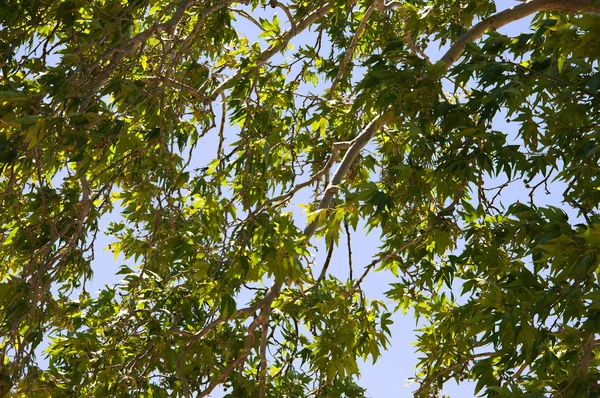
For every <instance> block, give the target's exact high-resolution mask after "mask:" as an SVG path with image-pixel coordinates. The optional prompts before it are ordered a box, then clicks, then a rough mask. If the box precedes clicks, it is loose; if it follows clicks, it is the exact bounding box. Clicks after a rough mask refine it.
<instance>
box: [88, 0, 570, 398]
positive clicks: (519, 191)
mask: <svg viewBox="0 0 600 398" xmlns="http://www.w3.org/2000/svg"><path fill="white" fill-rule="evenodd" d="M515 4H518V3H517V2H516V1H512V0H500V1H497V6H498V10H502V9H505V8H508V7H511V6H513V5H515ZM278 11H279V14H280V19H281V20H282V21H284V20H286V18H285V16H284V15H281V14H282V13H281V10H278ZM528 25H529V19H527V20H523V21H519V22H515V23H513V24H511V25H509V26H507V27H505V28H503V29H502V30H501V31H502V32H503V33H507V34H518V33H520V32H522V31H527V30H528ZM238 29H239V31H240V33H243V34H246V35H248V36H249V38H250V39H251V40H250V41H251V42H252V41H253V40H255V37H256V35H257V34H258V30H257V29H256V27H255V26H254V25H251V24H250V23H244V22H242V21H241V20H240V22H239V26H238ZM311 39H313V35H311V34H310V33H308V32H307V33H305V34H304V33H303V34H301V35H300V36H299V37H298V38H297V39H296V40H294V41H293V44H295V45H296V46H297V45H299V44H302V43H306V42H308V41H309V40H311ZM263 47H264V46H263ZM442 53H443V51H442V50H440V49H438V48H437V46H436V45H435V43H432V45H431V46H430V48H428V49H427V54H428V55H429V56H430V57H431V59H432V61H435V60H437V59H439V58H440V57H441V54H442ZM356 78H357V79H359V78H360V76H358V75H357V76H356ZM326 87H327V86H326V85H323V86H318V87H317V88H316V89H315V90H313V91H314V92H322V91H323V90H324V89H325V88H326ZM493 128H494V129H496V130H500V131H504V132H505V133H507V134H509V135H513V136H514V135H515V134H516V131H515V128H516V125H513V124H509V123H506V122H505V121H504V118H498V121H497V123H496V124H495V125H494V126H493ZM228 134H229V135H230V136H233V135H234V134H235V130H234V129H231V130H230V131H229V132H228ZM215 135H216V134H215ZM207 140H208V141H206V142H205V141H203V142H202V149H201V150H199V151H198V152H197V153H195V158H196V159H203V160H204V159H209V158H211V157H212V156H214V153H215V148H216V145H217V143H216V139H215V138H207ZM203 154H210V155H209V156H206V155H203ZM204 165H205V164H198V163H196V164H194V163H192V164H191V166H190V168H192V169H193V168H195V167H202V166H204ZM525 195H527V193H526V192H525V191H524V188H513V189H511V190H507V191H505V193H504V194H503V196H502V200H503V202H504V203H511V202H514V201H516V200H517V199H519V198H523V196H525ZM536 198H539V199H542V200H543V201H546V202H549V203H553V204H555V205H557V206H559V207H563V206H562V204H561V203H560V198H559V197H558V196H556V197H553V196H550V197H547V198H540V197H536ZM301 199H302V198H301V197H300V200H301ZM300 200H295V201H294V203H293V205H294V206H293V207H292V208H293V211H294V214H295V216H296V219H297V220H299V223H302V222H305V221H302V219H303V218H304V219H305V214H304V213H303V210H302V209H301V208H299V207H298V206H297V204H298V202H299V201H300ZM116 217H118V214H117V215H112V216H110V217H105V218H104V219H103V220H102V222H101V223H100V229H101V230H105V229H106V228H107V226H108V222H109V221H111V220H115V219H116ZM352 241H353V264H354V270H355V273H360V272H361V270H362V268H363V267H364V266H365V265H367V264H368V263H369V262H370V261H371V260H372V256H373V255H374V254H375V253H377V251H378V246H379V234H378V231H372V232H371V233H370V234H366V231H364V230H361V229H359V230H358V231H357V232H356V233H354V234H353V236H352ZM109 243H110V239H109V238H107V237H106V236H104V235H103V234H99V235H98V241H97V243H96V259H95V262H94V265H93V269H94V278H93V280H92V281H91V283H88V287H87V289H88V290H89V291H96V290H98V289H100V288H102V287H103V286H104V285H113V284H114V283H116V282H118V280H119V277H118V276H117V275H115V274H116V272H117V270H118V267H119V266H120V265H121V264H123V261H122V258H118V259H117V261H116V262H115V261H114V259H113V255H112V253H111V252H110V251H102V250H103V249H105V248H106V247H107V245H108V244H109ZM316 243H317V247H318V248H319V250H318V252H317V257H316V258H317V264H322V263H323V259H324V257H325V250H324V248H323V242H322V241H321V242H316ZM347 264H348V261H347V249H346V247H345V243H342V244H341V245H340V247H338V248H337V249H336V250H335V252H334V257H333V259H332V267H331V268H330V269H331V271H332V272H333V273H334V274H336V273H339V274H340V275H345V273H346V272H347V266H348V265H347ZM391 279H393V276H391V274H390V273H371V274H370V275H369V276H368V277H367V279H366V280H365V283H364V288H365V291H366V293H367V295H368V296H370V297H371V298H380V299H384V297H385V296H384V295H383V292H385V291H386V290H388V289H389V287H388V284H389V283H390V282H393V280H391ZM390 308H393V304H390ZM392 319H393V320H394V324H393V325H392V327H391V329H392V339H391V347H390V350H389V351H387V352H385V353H384V354H383V356H382V357H381V358H380V359H379V360H378V361H377V363H375V364H372V363H371V362H368V363H364V364H362V365H361V377H360V384H361V385H362V386H364V387H366V388H367V389H368V396H370V397H374V398H384V397H402V398H404V397H406V398H408V397H412V394H411V391H412V390H413V389H414V386H408V387H406V388H404V385H405V384H406V381H407V379H408V378H409V377H411V376H412V375H413V373H414V366H415V365H416V363H417V356H418V355H417V354H416V353H415V352H414V347H413V346H412V345H411V343H412V342H413V341H415V332H414V329H415V326H416V325H415V320H414V318H413V317H412V314H411V313H410V312H409V313H408V314H406V315H405V316H403V315H402V314H401V313H396V314H394V316H393V318H392ZM452 384H453V383H452V382H449V383H448V386H447V388H446V389H445V390H444V392H445V393H446V394H448V395H449V396H451V397H453V398H454V397H470V396H473V388H474V384H472V383H463V384H462V385H461V386H456V385H452ZM218 391H222V390H218ZM219 394H220V393H215V394H213V395H212V396H213V397H219V396H220V395H219Z"/></svg>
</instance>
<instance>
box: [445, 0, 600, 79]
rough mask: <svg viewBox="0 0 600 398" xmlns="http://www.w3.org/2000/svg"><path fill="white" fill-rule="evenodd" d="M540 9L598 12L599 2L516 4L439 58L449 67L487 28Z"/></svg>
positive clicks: (559, 0) (533, 0) (535, 0)
mask: <svg viewBox="0 0 600 398" xmlns="http://www.w3.org/2000/svg"><path fill="white" fill-rule="evenodd" d="M540 11H563V12H569V13H587V12H599V11H600V4H599V3H598V2H597V1H595V0H531V1H527V2H525V3H523V4H519V5H516V6H514V7H511V8H509V9H506V10H504V11H500V12H499V13H497V14H495V15H493V16H491V17H489V18H486V19H484V20H483V21H481V22H479V23H478V24H476V25H475V26H473V27H472V28H471V29H469V30H468V31H467V32H466V33H464V34H463V35H462V36H460V37H459V38H458V40H456V42H455V43H454V44H453V45H452V47H450V49H449V50H448V51H447V52H446V54H444V56H443V57H442V58H441V59H440V61H441V62H444V63H445V64H446V67H447V68H449V67H450V66H452V65H453V64H454V63H455V62H456V61H457V60H458V59H459V58H460V57H461V55H462V53H463V52H464V50H465V47H466V46H467V44H469V43H472V42H474V41H475V40H477V39H479V38H480V37H481V36H483V35H484V33H485V32H486V31H487V30H488V29H499V28H501V27H503V26H504V25H508V24H509V23H511V22H514V21H518V20H519V19H522V18H525V17H527V16H529V15H531V14H535V13H536V12H540Z"/></svg>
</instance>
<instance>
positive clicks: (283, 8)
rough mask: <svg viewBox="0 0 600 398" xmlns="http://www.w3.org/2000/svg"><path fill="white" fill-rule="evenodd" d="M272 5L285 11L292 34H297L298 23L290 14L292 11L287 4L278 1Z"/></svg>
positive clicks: (274, 0)
mask: <svg viewBox="0 0 600 398" xmlns="http://www.w3.org/2000/svg"><path fill="white" fill-rule="evenodd" d="M271 4H272V5H274V6H275V7H279V8H281V9H282V10H283V12H284V13H285V15H286V16H287V18H288V20H289V22H290V32H291V33H292V34H295V33H296V21H294V16H293V15H292V13H291V12H290V9H289V8H288V7H287V6H286V5H285V4H282V3H280V2H278V1H277V0H273V1H271Z"/></svg>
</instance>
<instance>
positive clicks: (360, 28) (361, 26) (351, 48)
mask: <svg viewBox="0 0 600 398" xmlns="http://www.w3.org/2000/svg"><path fill="white" fill-rule="evenodd" d="M380 7H381V5H380V0H375V1H374V2H373V4H371V5H370V6H369V8H367V11H365V16H364V17H363V19H362V20H361V21H360V24H359V25H358V28H357V29H356V33H355V34H354V37H353V38H352V41H351V42H350V45H349V46H348V49H347V50H346V54H345V55H344V59H343V60H342V63H341V64H340V68H339V69H338V73H337V75H336V76H335V79H333V83H331V88H330V89H329V94H328V95H327V99H331V97H332V96H333V93H334V92H335V89H336V88H337V85H338V84H339V82H340V80H341V79H342V76H343V75H344V71H345V70H346V67H347V66H348V63H349V62H350V59H351V58H352V55H353V54H354V50H356V46H357V45H358V39H359V38H360V35H361V34H362V31H363V30H364V29H365V27H366V26H367V22H368V21H369V18H370V17H371V14H372V13H373V11H375V10H376V9H378V8H380Z"/></svg>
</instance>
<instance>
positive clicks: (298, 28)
mask: <svg viewBox="0 0 600 398" xmlns="http://www.w3.org/2000/svg"><path fill="white" fill-rule="evenodd" d="M357 2H358V0H352V1H351V2H350V4H348V7H353V6H354V5H355V4H356V3H357ZM332 7H333V6H332V5H331V3H330V2H329V1H326V2H325V3H324V4H323V5H322V6H321V7H319V8H317V9H316V10H315V11H313V12H311V13H310V14H308V15H307V16H305V17H304V18H303V19H302V20H300V22H298V23H297V24H296V25H295V26H292V27H290V29H288V30H286V31H285V32H284V33H283V34H282V35H281V39H280V40H278V41H277V43H278V44H276V45H271V46H269V47H268V48H267V49H266V50H263V51H262V53H261V54H260V55H259V56H258V58H257V59H256V60H254V62H255V66H253V67H252V68H251V69H250V70H246V71H242V70H241V69H238V71H237V72H236V73H234V74H233V75H232V76H231V77H229V78H228V79H226V80H225V81H223V82H222V83H221V84H220V85H218V86H217V87H216V88H215V89H214V90H213V92H212V94H211V95H210V96H209V98H208V99H209V101H214V100H215V99H216V98H217V96H218V95H219V94H220V93H221V92H223V91H224V90H225V89H226V88H227V87H228V85H229V84H230V82H232V81H235V80H238V79H239V78H240V77H242V76H245V75H247V74H250V73H253V72H254V71H256V70H259V69H260V68H261V67H262V66H263V65H264V64H266V63H267V61H268V60H269V59H271V57H272V56H273V55H275V54H277V53H278V52H280V51H282V50H283V49H285V48H286V47H287V45H288V44H289V42H290V41H291V40H292V39H293V38H294V37H295V36H296V35H297V34H299V33H301V32H303V31H304V30H305V29H307V28H308V27H309V26H310V25H312V24H313V23H315V22H317V21H318V20H319V19H321V18H323V17H324V16H325V15H327V14H328V13H329V12H330V11H331V9H332Z"/></svg>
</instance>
